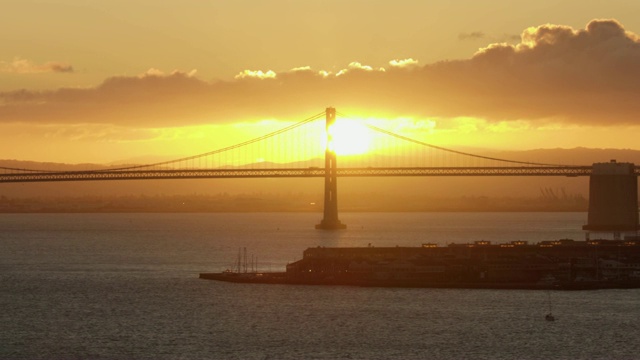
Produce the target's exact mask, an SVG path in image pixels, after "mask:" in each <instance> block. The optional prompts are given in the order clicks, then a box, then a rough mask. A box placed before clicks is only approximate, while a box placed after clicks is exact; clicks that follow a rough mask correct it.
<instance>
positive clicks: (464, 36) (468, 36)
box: [458, 31, 485, 40]
mask: <svg viewBox="0 0 640 360" xmlns="http://www.w3.org/2000/svg"><path fill="white" fill-rule="evenodd" d="M484 37H485V34H484V33H483V32H482V31H474V32H470V33H460V34H458V39H460V40H480V39H484Z"/></svg>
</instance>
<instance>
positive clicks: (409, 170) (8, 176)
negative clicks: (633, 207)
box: [0, 166, 640, 183]
mask: <svg viewBox="0 0 640 360" xmlns="http://www.w3.org/2000/svg"><path fill="white" fill-rule="evenodd" d="M591 173H592V167H591V166H557V167H552V166H537V167H534V166H520V167H366V168H339V169H338V170H337V176H339V177H375V176H567V177H576V176H589V175H591ZM635 174H636V175H638V174H640V167H636V168H635ZM324 176H325V170H324V169H323V168H315V167H314V168H285V169H183V170H162V169H160V170H144V169H137V170H124V171H123V170H119V171H110V170H92V171H62V172H15V173H5V174H0V183H17V182H53V181H92V180H151V179H222V178H303V177H324Z"/></svg>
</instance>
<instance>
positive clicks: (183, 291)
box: [0, 213, 640, 359]
mask: <svg viewBox="0 0 640 360" xmlns="http://www.w3.org/2000/svg"><path fill="white" fill-rule="evenodd" d="M320 217H321V214H317V213H195V214H192V213H179V214H177V213H176V214H167V213H143V214H137V213H136V214H2V215H0V324H1V325H0V359H638V358H640V341H639V340H638V338H639V335H640V290H635V289H632V290H596V291H553V292H551V293H549V292H546V291H535V290H465V289H401V288H398V289H394V288H391V289H389V288H362V287H347V286H302V285H300V286H298V285H295V286H294V285H263V284H233V283H222V282H216V281H210V280H201V279H198V274H199V273H200V272H218V271H223V270H225V269H227V268H235V267H236V264H237V259H238V254H239V252H240V253H244V249H245V248H246V253H247V257H248V259H249V260H248V261H249V262H250V263H254V264H257V267H258V269H259V270H261V271H284V268H285V266H286V264H287V263H290V262H293V261H296V260H298V259H300V258H301V257H302V251H303V250H304V249H306V248H308V247H316V246H326V247H333V246H342V247H345V246H369V245H371V246H378V247H381V246H396V245H398V246H420V245H421V244H422V243H427V242H430V243H437V244H440V245H442V246H446V245H447V244H449V243H452V242H457V243H459V242H473V241H476V240H490V241H492V242H494V243H500V242H508V241H513V240H526V241H529V242H531V243H535V242H538V241H542V240H557V239H563V238H572V239H576V240H581V239H583V238H584V234H583V232H582V231H581V230H580V228H581V226H582V225H583V224H584V223H585V222H586V213H342V214H341V215H340V217H341V220H342V221H343V222H344V223H346V224H347V225H348V229H347V230H344V231H319V230H315V229H314V225H315V224H316V223H318V222H319V220H320ZM251 259H253V261H252V260H251ZM549 298H551V303H552V306H553V312H554V314H555V315H556V318H557V320H556V321H555V322H547V321H545V320H544V315H545V314H546V312H547V311H548V299H549Z"/></svg>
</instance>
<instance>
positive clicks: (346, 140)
mask: <svg viewBox="0 0 640 360" xmlns="http://www.w3.org/2000/svg"><path fill="white" fill-rule="evenodd" d="M329 132H330V133H331V135H332V136H333V144H332V146H331V147H332V149H333V150H334V151H335V152H336V154H338V155H361V154H364V153H366V152H367V151H369V150H370V146H371V131H370V130H369V129H368V128H367V127H366V126H364V125H361V124H359V123H358V122H356V121H355V120H345V119H337V120H336V122H335V124H333V126H331V128H330V129H329Z"/></svg>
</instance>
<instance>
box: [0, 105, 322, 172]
mask: <svg viewBox="0 0 640 360" xmlns="http://www.w3.org/2000/svg"><path fill="white" fill-rule="evenodd" d="M324 116H325V112H324V111H323V112H321V113H318V114H315V115H313V116H311V117H309V118H306V119H304V120H302V121H299V122H297V123H295V124H292V125H289V126H286V127H284V128H282V129H279V130H276V131H273V132H271V133H268V134H266V135H262V136H259V137H257V138H253V139H251V140H247V141H244V142H241V143H239V144H235V145H231V146H227V147H224V148H220V149H217V150H213V151H209V152H206V153H202V154H197V155H192V156H187V157H183V158H179V159H174V160H167V161H161V162H157V163H152V164H144V165H133V166H126V167H119V168H108V169H99V170H72V171H62V172H65V173H75V172H83V173H86V172H105V171H123V170H133V169H141V168H148V167H154V166H162V165H169V164H174V163H178V162H181V161H188V160H193V159H197V158H202V157H205V156H209V155H215V154H219V153H222V152H225V151H229V150H233V149H237V148H239V147H242V146H246V145H250V144H253V143H256V142H258V141H262V140H265V139H268V138H271V137H274V136H276V135H279V134H282V133H284V132H287V131H289V130H292V129H295V128H297V127H300V126H302V125H305V124H308V123H310V122H313V121H315V120H318V119H320V118H322V117H324ZM0 169H4V170H13V171H31V172H45V173H46V172H53V171H51V170H36V169H17V168H10V167H0Z"/></svg>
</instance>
